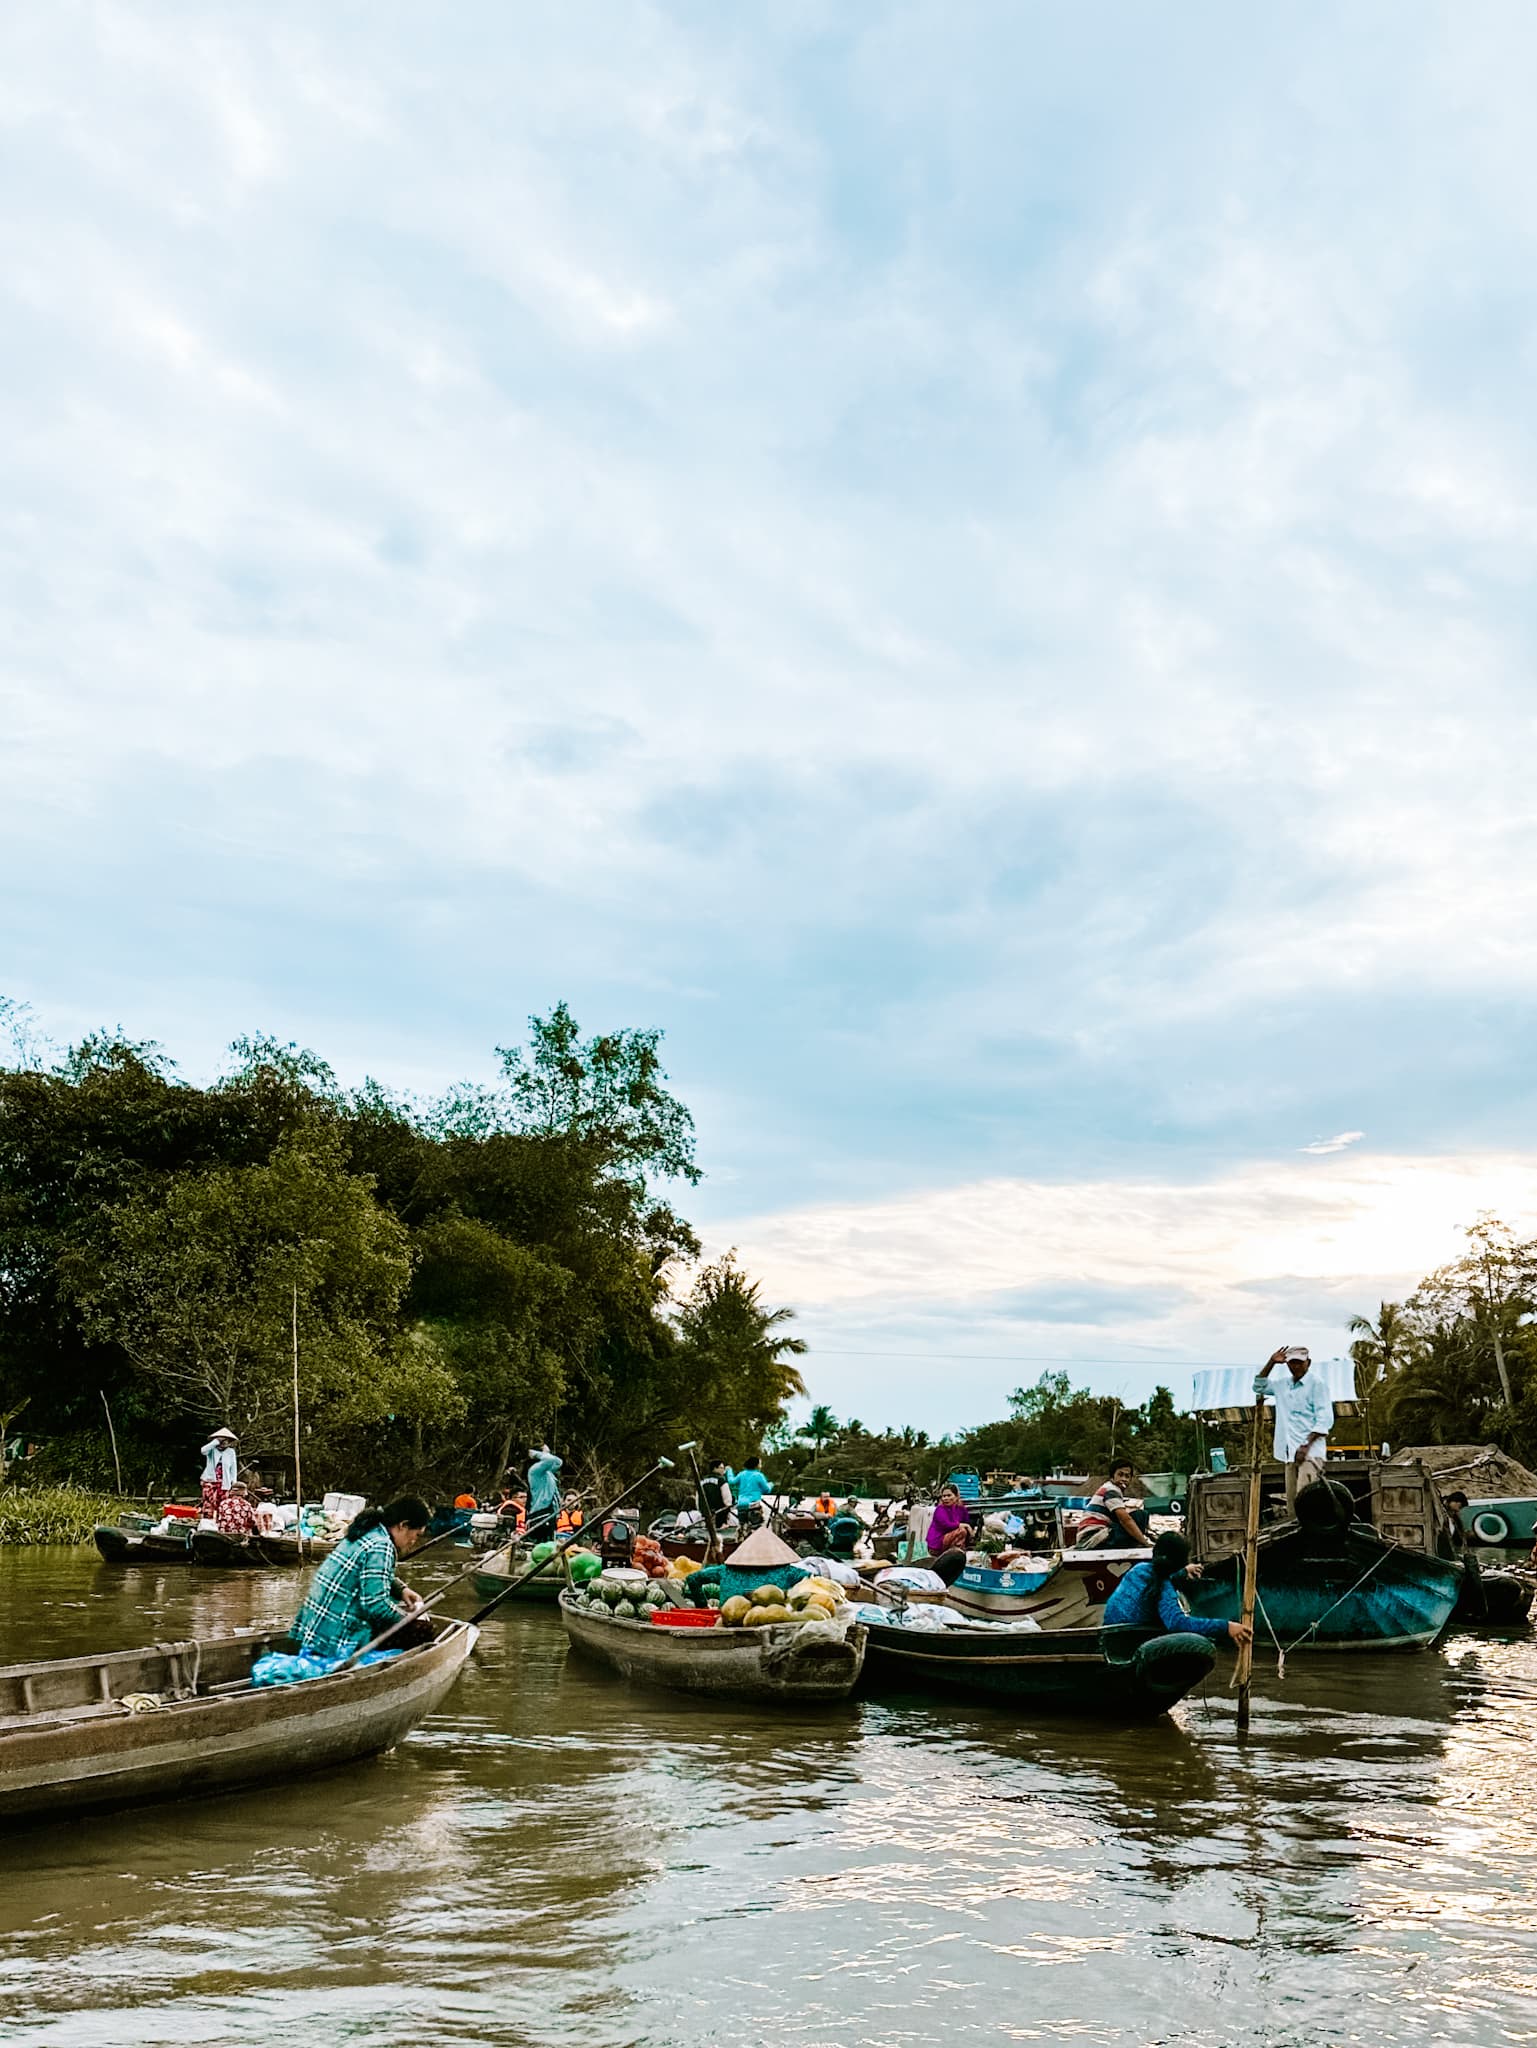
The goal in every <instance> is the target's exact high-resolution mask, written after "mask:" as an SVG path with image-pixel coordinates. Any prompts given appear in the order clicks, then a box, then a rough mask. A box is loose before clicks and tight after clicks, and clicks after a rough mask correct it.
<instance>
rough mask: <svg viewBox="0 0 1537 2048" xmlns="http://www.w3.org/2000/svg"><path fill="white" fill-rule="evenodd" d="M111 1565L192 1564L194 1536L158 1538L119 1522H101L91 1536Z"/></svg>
mask: <svg viewBox="0 0 1537 2048" xmlns="http://www.w3.org/2000/svg"><path fill="white" fill-rule="evenodd" d="M91 1533H92V1534H93V1536H94V1537H95V1539H96V1548H97V1549H98V1550H99V1551H100V1552H101V1555H102V1557H103V1558H104V1559H105V1560H106V1562H107V1563H108V1564H153V1565H165V1564H191V1562H192V1535H191V1527H190V1524H189V1525H188V1533H187V1534H186V1535H185V1536H157V1535H156V1534H155V1533H154V1532H153V1530H143V1529H124V1528H121V1527H119V1525H118V1524H117V1523H116V1522H98V1523H97V1524H96V1527H95V1529H94V1530H93V1531H92V1532H91Z"/></svg>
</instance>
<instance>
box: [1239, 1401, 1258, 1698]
mask: <svg viewBox="0 0 1537 2048" xmlns="http://www.w3.org/2000/svg"><path fill="white" fill-rule="evenodd" d="M1264 1423H1265V1398H1264V1396H1263V1395H1261V1396H1260V1398H1259V1399H1258V1400H1257V1401H1256V1402H1255V1404H1254V1414H1253V1416H1252V1417H1251V1419H1250V1422H1249V1512H1248V1517H1247V1520H1246V1523H1245V1527H1244V1545H1243V1606H1242V1608H1241V1610H1240V1612H1239V1619H1240V1620H1241V1621H1242V1622H1243V1624H1244V1626H1245V1627H1246V1628H1247V1629H1248V1630H1249V1631H1250V1635H1249V1640H1248V1641H1247V1642H1246V1643H1240V1644H1239V1645H1238V1668H1237V1670H1236V1671H1235V1673H1234V1675H1233V1676H1234V1683H1235V1684H1236V1685H1237V1687H1238V1732H1239V1734H1240V1735H1244V1734H1247V1732H1248V1728H1249V1682H1250V1680H1251V1678H1252V1677H1253V1675H1254V1635H1253V1629H1254V1600H1255V1594H1256V1592H1257V1591H1258V1581H1259V1455H1260V1441H1261V1434H1262V1431H1263V1429H1264Z"/></svg>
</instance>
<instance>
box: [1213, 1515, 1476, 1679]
mask: <svg viewBox="0 0 1537 2048" xmlns="http://www.w3.org/2000/svg"><path fill="white" fill-rule="evenodd" d="M1461 1587H1462V1566H1461V1564H1460V1563H1457V1562H1455V1561H1454V1560H1452V1559H1450V1558H1442V1557H1428V1556H1426V1555H1425V1554H1424V1553H1423V1552H1418V1553H1417V1552H1414V1551H1411V1550H1406V1549H1404V1548H1403V1547H1402V1546H1400V1545H1398V1544H1394V1543H1383V1542H1381V1541H1380V1540H1379V1539H1378V1538H1377V1537H1375V1536H1373V1535H1372V1534H1371V1533H1370V1532H1369V1531H1367V1530H1365V1529H1364V1528H1361V1527H1360V1526H1359V1525H1358V1526H1357V1528H1356V1529H1353V1530H1351V1531H1350V1533H1349V1534H1348V1535H1346V1536H1345V1537H1343V1538H1342V1539H1340V1540H1339V1541H1338V1542H1335V1543H1331V1544H1329V1545H1327V1546H1321V1545H1318V1544H1316V1543H1314V1542H1313V1541H1311V1539H1310V1536H1309V1533H1308V1531H1307V1530H1306V1529H1303V1528H1299V1527H1298V1526H1297V1525H1296V1524H1290V1525H1288V1526H1287V1527H1286V1528H1283V1529H1280V1530H1275V1531H1270V1530H1266V1531H1264V1532H1263V1533H1262V1534H1261V1537H1260V1549H1259V1607H1258V1609H1257V1619H1256V1622H1255V1633H1254V1642H1255V1648H1256V1650H1259V1651H1265V1650H1274V1649H1275V1648H1276V1647H1277V1645H1279V1647H1280V1648H1281V1649H1283V1650H1285V1651H1286V1652H1287V1654H1288V1655H1290V1653H1291V1652H1292V1651H1293V1650H1409V1649H1419V1648H1422V1647H1424V1646H1425V1645H1426V1644H1428V1643H1433V1642H1434V1641H1435V1639H1436V1637H1437V1636H1438V1635H1439V1634H1440V1633H1441V1631H1442V1629H1444V1628H1445V1626H1446V1624H1447V1622H1448V1621H1449V1620H1450V1619H1451V1616H1452V1610H1453V1608H1454V1607H1455V1606H1456V1605H1457V1596H1458V1593H1459V1592H1460V1590H1461ZM1186 1596H1187V1599H1188V1601H1189V1604H1190V1609H1191V1612H1192V1613H1193V1614H1206V1615H1211V1616H1214V1617H1215V1618H1216V1619H1217V1620H1220V1621H1237V1619H1238V1618H1239V1612H1240V1607H1241V1602H1242V1597H1243V1560H1242V1558H1240V1557H1228V1558H1225V1559H1223V1560H1222V1562H1221V1563H1220V1564H1217V1565H1215V1566H1213V1567H1212V1568H1211V1569H1210V1570H1209V1571H1208V1572H1207V1573H1206V1575H1205V1577H1203V1578H1202V1579H1200V1580H1198V1581H1195V1582H1193V1583H1191V1584H1190V1585H1188V1586H1187V1588H1186Z"/></svg>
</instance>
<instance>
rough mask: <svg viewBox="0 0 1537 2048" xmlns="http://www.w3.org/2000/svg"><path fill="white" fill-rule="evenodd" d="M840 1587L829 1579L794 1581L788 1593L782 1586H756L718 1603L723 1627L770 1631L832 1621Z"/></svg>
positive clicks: (840, 1602) (840, 1596)
mask: <svg viewBox="0 0 1537 2048" xmlns="http://www.w3.org/2000/svg"><path fill="white" fill-rule="evenodd" d="M843 1604H844V1599H843V1588H842V1587H841V1586H840V1585H838V1584H837V1583H836V1582H835V1581H834V1580H832V1579H797V1580H796V1582H795V1584H794V1585H793V1586H791V1588H790V1589H789V1591H788V1592H786V1591H785V1590H784V1588H783V1587H782V1586H759V1587H758V1588H757V1590H756V1591H755V1592H753V1593H750V1594H745V1595H744V1594H741V1593H737V1594H734V1595H733V1596H732V1598H731V1599H729V1600H725V1601H723V1602H722V1603H721V1610H720V1618H721V1626H722V1627H723V1628H774V1627H776V1626H783V1624H784V1623H785V1622H787V1621H834V1620H836V1619H837V1615H838V1611H839V1609H840V1608H841V1607H842V1606H843Z"/></svg>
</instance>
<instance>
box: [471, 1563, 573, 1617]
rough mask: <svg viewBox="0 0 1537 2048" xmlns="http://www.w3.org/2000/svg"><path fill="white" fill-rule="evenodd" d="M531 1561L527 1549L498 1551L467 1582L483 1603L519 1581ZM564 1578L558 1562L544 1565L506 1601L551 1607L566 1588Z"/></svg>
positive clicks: (509, 1595)
mask: <svg viewBox="0 0 1537 2048" xmlns="http://www.w3.org/2000/svg"><path fill="white" fill-rule="evenodd" d="M533 1561H534V1560H533V1558H532V1557H531V1556H530V1555H529V1553H528V1552H527V1551H526V1550H513V1551H506V1550H499V1551H497V1552H496V1554H495V1556H493V1557H488V1558H487V1559H486V1561H485V1564H484V1565H483V1566H482V1567H481V1569H480V1570H479V1571H477V1572H476V1573H475V1575H474V1577H473V1578H472V1579H471V1581H470V1583H471V1585H473V1586H474V1588H475V1591H476V1592H477V1593H478V1594H479V1595H480V1596H481V1598H482V1599H483V1600H490V1599H492V1598H494V1597H495V1595H496V1594H498V1593H502V1592H506V1589H507V1587H508V1586H510V1585H511V1584H512V1582H513V1580H514V1579H520V1578H522V1576H523V1574H524V1573H525V1572H526V1571H527V1570H528V1569H529V1567H530V1566H531V1565H532V1564H533ZM565 1584H566V1575H565V1573H564V1571H563V1570H562V1569H561V1566H560V1564H559V1562H558V1561H557V1562H555V1563H553V1564H547V1565H546V1566H545V1568H544V1570H543V1571H542V1572H535V1573H534V1576H533V1577H532V1578H531V1579H529V1580H528V1581H527V1583H526V1584H524V1585H521V1586H519V1588H518V1590H517V1591H516V1592H515V1593H508V1594H507V1598H508V1599H509V1600H529V1601H536V1602H538V1603H539V1604H540V1605H541V1606H545V1607H553V1606H554V1605H555V1602H556V1601H557V1600H558V1599H559V1598H560V1596H561V1593H562V1592H563V1591H564V1589H565Z"/></svg>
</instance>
